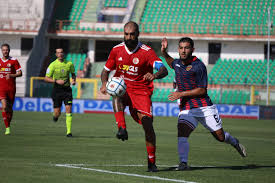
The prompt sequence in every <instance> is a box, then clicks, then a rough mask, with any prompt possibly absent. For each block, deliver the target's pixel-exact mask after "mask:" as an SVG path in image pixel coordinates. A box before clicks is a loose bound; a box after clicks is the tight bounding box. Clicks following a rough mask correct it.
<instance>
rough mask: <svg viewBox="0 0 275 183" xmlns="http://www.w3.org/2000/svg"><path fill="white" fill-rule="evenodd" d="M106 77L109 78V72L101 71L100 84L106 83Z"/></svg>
mask: <svg viewBox="0 0 275 183" xmlns="http://www.w3.org/2000/svg"><path fill="white" fill-rule="evenodd" d="M108 76H109V71H107V70H105V69H103V70H102V72H101V76H100V78H101V82H102V83H106V82H107V81H108Z"/></svg>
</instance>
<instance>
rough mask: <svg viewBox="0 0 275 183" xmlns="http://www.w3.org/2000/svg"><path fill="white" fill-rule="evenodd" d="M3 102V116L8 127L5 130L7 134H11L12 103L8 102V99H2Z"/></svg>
mask: <svg viewBox="0 0 275 183" xmlns="http://www.w3.org/2000/svg"><path fill="white" fill-rule="evenodd" d="M1 104H2V117H3V121H4V123H5V127H6V131H5V135H10V133H11V132H10V118H11V117H10V114H9V111H11V109H10V105H9V103H8V100H7V99H2V100H1Z"/></svg>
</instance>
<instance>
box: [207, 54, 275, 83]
mask: <svg viewBox="0 0 275 183" xmlns="http://www.w3.org/2000/svg"><path fill="white" fill-rule="evenodd" d="M266 63H267V61H266V60H264V61H263V60H259V61H257V60H254V61H252V60H248V61H247V60H245V59H244V60H241V59H234V60H231V59H228V60H227V59H223V60H222V59H219V60H218V61H217V62H216V64H215V65H214V67H213V69H212V70H211V72H210V73H209V75H208V78H209V84H235V85H239V84H241V85H244V84H246V85H264V84H266V78H267V76H266V71H267V68H266ZM274 63H275V60H274V61H272V60H271V62H270V84H271V85H274V79H273V78H274V76H275V64H274Z"/></svg>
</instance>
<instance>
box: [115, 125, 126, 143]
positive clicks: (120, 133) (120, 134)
mask: <svg viewBox="0 0 275 183" xmlns="http://www.w3.org/2000/svg"><path fill="white" fill-rule="evenodd" d="M116 137H117V138H118V139H121V140H122V141H124V140H128V133H127V130H126V129H124V128H122V127H119V129H118V132H117V134H116Z"/></svg>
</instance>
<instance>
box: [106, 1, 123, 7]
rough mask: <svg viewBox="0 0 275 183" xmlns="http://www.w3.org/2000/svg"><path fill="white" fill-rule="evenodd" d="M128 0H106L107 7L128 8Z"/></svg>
mask: <svg viewBox="0 0 275 183" xmlns="http://www.w3.org/2000/svg"><path fill="white" fill-rule="evenodd" d="M127 4H128V0H105V3H104V6H105V7H115V8H126V7H127Z"/></svg>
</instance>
